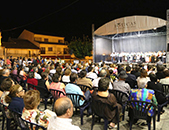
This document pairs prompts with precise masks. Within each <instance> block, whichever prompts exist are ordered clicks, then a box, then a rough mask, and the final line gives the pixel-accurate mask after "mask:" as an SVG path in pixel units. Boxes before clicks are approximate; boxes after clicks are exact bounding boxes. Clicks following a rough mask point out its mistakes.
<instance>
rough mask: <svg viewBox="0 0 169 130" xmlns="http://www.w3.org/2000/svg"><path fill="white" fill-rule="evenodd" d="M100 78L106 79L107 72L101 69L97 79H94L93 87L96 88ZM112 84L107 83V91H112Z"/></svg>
mask: <svg viewBox="0 0 169 130" xmlns="http://www.w3.org/2000/svg"><path fill="white" fill-rule="evenodd" d="M102 77H107V71H106V69H102V70H101V71H100V73H99V77H98V78H97V79H94V80H93V87H98V83H99V80H100V79H101V78H102ZM112 88H113V87H112V83H111V81H110V83H109V89H112Z"/></svg>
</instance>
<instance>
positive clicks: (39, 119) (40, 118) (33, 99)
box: [21, 90, 49, 128]
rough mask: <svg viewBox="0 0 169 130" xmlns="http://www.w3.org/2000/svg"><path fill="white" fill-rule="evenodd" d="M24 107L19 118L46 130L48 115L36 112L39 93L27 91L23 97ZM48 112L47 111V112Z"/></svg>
mask: <svg viewBox="0 0 169 130" xmlns="http://www.w3.org/2000/svg"><path fill="white" fill-rule="evenodd" d="M23 100H24V104H25V107H24V109H23V111H22V116H21V118H22V119H24V120H27V121H29V122H32V123H35V124H39V125H41V126H44V127H45V128H47V126H48V124H49V117H48V114H47V113H45V111H44V112H42V111H40V110H38V108H37V107H38V105H39V104H40V93H39V91H38V90H29V91H27V92H26V93H25V95H24V96H23ZM48 111H49V110H48Z"/></svg>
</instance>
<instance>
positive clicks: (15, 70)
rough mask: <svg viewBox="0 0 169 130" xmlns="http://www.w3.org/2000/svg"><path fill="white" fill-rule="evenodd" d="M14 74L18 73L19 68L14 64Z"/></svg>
mask: <svg viewBox="0 0 169 130" xmlns="http://www.w3.org/2000/svg"><path fill="white" fill-rule="evenodd" d="M12 74H13V75H18V68H17V67H16V66H14V68H13V71H12Z"/></svg>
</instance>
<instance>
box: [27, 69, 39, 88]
mask: <svg viewBox="0 0 169 130" xmlns="http://www.w3.org/2000/svg"><path fill="white" fill-rule="evenodd" d="M34 76H35V75H34V72H29V75H28V79H27V83H29V84H32V85H35V86H37V85H38V80H37V79H35V78H34ZM34 89H35V88H34Z"/></svg>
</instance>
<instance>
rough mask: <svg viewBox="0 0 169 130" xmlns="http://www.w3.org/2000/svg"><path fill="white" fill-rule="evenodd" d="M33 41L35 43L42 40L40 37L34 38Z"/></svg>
mask: <svg viewBox="0 0 169 130" xmlns="http://www.w3.org/2000/svg"><path fill="white" fill-rule="evenodd" d="M34 40H35V41H42V38H41V37H35V38H34Z"/></svg>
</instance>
